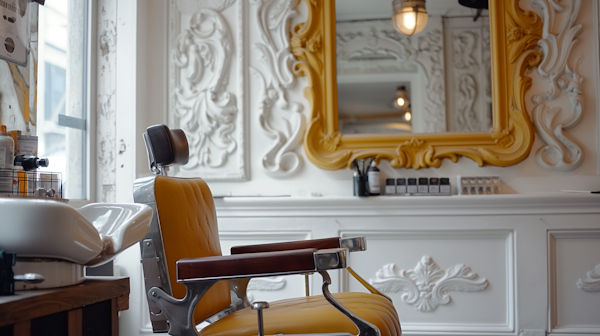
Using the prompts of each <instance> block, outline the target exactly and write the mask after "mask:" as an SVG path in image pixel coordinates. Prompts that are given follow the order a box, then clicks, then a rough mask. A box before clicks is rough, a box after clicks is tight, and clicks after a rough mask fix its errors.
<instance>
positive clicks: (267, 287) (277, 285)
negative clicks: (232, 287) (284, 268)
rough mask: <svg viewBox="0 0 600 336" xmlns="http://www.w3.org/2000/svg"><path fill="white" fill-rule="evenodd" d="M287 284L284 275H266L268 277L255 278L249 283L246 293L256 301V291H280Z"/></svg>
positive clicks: (250, 298)
mask: <svg viewBox="0 0 600 336" xmlns="http://www.w3.org/2000/svg"><path fill="white" fill-rule="evenodd" d="M285 285H286V280H285V279H284V278H283V277H266V278H253V279H252V280H250V282H249V283H248V287H247V288H246V295H247V297H248V300H249V301H250V302H253V301H254V295H253V294H254V293H253V292H254V291H269V292H274V291H279V290H282V289H283V288H284V287H285Z"/></svg>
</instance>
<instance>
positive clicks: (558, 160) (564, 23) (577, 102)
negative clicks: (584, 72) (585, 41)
mask: <svg viewBox="0 0 600 336" xmlns="http://www.w3.org/2000/svg"><path fill="white" fill-rule="evenodd" d="M532 2H533V3H534V4H537V5H540V6H541V7H542V8H543V12H544V30H543V34H542V40H540V41H539V46H540V47H541V48H542V49H543V51H544V55H545V57H544V60H543V62H542V63H541V64H540V66H539V67H538V73H539V75H540V77H541V78H543V79H545V80H547V81H548V85H549V90H548V92H546V93H544V94H541V95H537V96H535V97H534V98H533V101H534V103H535V104H536V107H535V108H534V110H533V120H534V124H535V127H536V130H537V133H538V135H539V136H540V139H541V140H542V141H543V142H544V143H545V145H544V146H542V147H541V148H540V149H539V150H538V151H537V153H536V160H537V163H538V165H539V166H540V167H542V168H545V169H549V170H558V171H571V170H574V169H576V168H577V167H579V166H580V165H581V163H583V149H582V146H581V145H580V144H579V143H578V141H577V140H576V139H575V138H574V137H573V136H572V135H570V134H568V133H565V132H564V130H566V129H570V128H573V127H575V126H576V125H577V124H578V123H579V121H581V118H582V116H583V108H584V98H583V92H582V88H581V86H582V84H583V77H582V76H580V75H579V74H578V73H577V68H576V66H577V64H576V65H575V66H574V67H573V68H572V69H571V68H570V67H569V65H568V62H569V59H570V56H571V54H572V52H573V49H574V48H575V46H577V44H578V42H579V41H578V40H577V36H579V34H581V32H582V31H583V26H582V25H581V24H576V21H577V17H578V15H579V10H580V7H581V1H580V0H572V1H567V2H562V3H559V1H555V0H533V1H532ZM563 13H564V15H566V16H567V20H557V16H559V14H563ZM556 31H557V32H558V33H556V34H555V33H553V32H556ZM580 60H581V59H580ZM580 60H579V61H580ZM561 92H564V93H565V94H566V95H567V97H568V98H569V102H570V104H571V109H570V111H563V110H562V108H560V107H556V108H551V107H550V106H548V103H550V102H552V101H554V100H556V99H557V98H558V97H559V95H560V93H561Z"/></svg>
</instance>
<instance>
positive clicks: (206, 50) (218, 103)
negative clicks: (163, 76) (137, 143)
mask: <svg viewBox="0 0 600 336" xmlns="http://www.w3.org/2000/svg"><path fill="white" fill-rule="evenodd" d="M247 8H248V3H247V1H235V0H221V1H219V0H210V1H209V0H206V1H193V0H171V1H170V2H169V16H170V17H169V82H170V85H169V111H168V114H169V123H170V125H172V126H173V127H179V128H181V129H183V130H184V131H185V133H186V136H187V138H188V143H189V146H190V161H189V163H188V164H187V165H186V166H185V167H181V168H179V169H178V171H177V175H179V176H200V177H202V178H204V179H206V180H245V179H247V178H248V167H247V162H246V154H247V153H246V151H247V147H246V145H247V141H246V140H247V139H246V136H247V133H246V129H245V128H246V122H245V121H246V118H247V116H246V115H247V114H248V111H249V108H248V102H247V99H246V96H245V92H246V85H247V84H246V77H247V70H248V69H247V63H246V62H247V53H248V50H247V38H246V34H245V32H246V29H247V27H246V11H247Z"/></svg>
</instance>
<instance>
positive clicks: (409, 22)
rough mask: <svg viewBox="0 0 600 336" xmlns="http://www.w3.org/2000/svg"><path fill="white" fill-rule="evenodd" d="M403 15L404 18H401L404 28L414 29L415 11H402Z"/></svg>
mask: <svg viewBox="0 0 600 336" xmlns="http://www.w3.org/2000/svg"><path fill="white" fill-rule="evenodd" d="M403 15H404V20H402V21H403V22H402V24H403V25H404V28H406V29H408V30H413V29H415V26H416V25H417V13H415V12H408V13H403Z"/></svg>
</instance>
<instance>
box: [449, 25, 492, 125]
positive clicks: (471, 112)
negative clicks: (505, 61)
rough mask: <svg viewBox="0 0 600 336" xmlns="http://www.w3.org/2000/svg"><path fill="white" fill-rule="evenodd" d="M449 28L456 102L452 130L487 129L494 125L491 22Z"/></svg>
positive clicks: (452, 77)
mask: <svg viewBox="0 0 600 336" xmlns="http://www.w3.org/2000/svg"><path fill="white" fill-rule="evenodd" d="M447 29H448V30H449V34H450V36H451V41H452V46H451V48H452V51H451V52H452V61H451V64H452V66H453V68H452V69H451V70H452V71H451V72H450V73H451V74H452V75H451V76H450V79H449V81H450V83H453V86H454V87H455V89H454V90H451V92H453V94H454V97H455V99H454V100H455V102H456V103H455V104H454V105H455V106H453V107H452V110H453V111H454V125H453V127H452V131H455V132H487V131H489V130H490V129H491V128H492V127H493V122H492V111H491V109H490V107H491V105H492V102H491V99H492V91H491V90H492V89H491V50H490V31H489V25H487V26H486V25H483V26H477V27H472V28H452V27H447Z"/></svg>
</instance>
